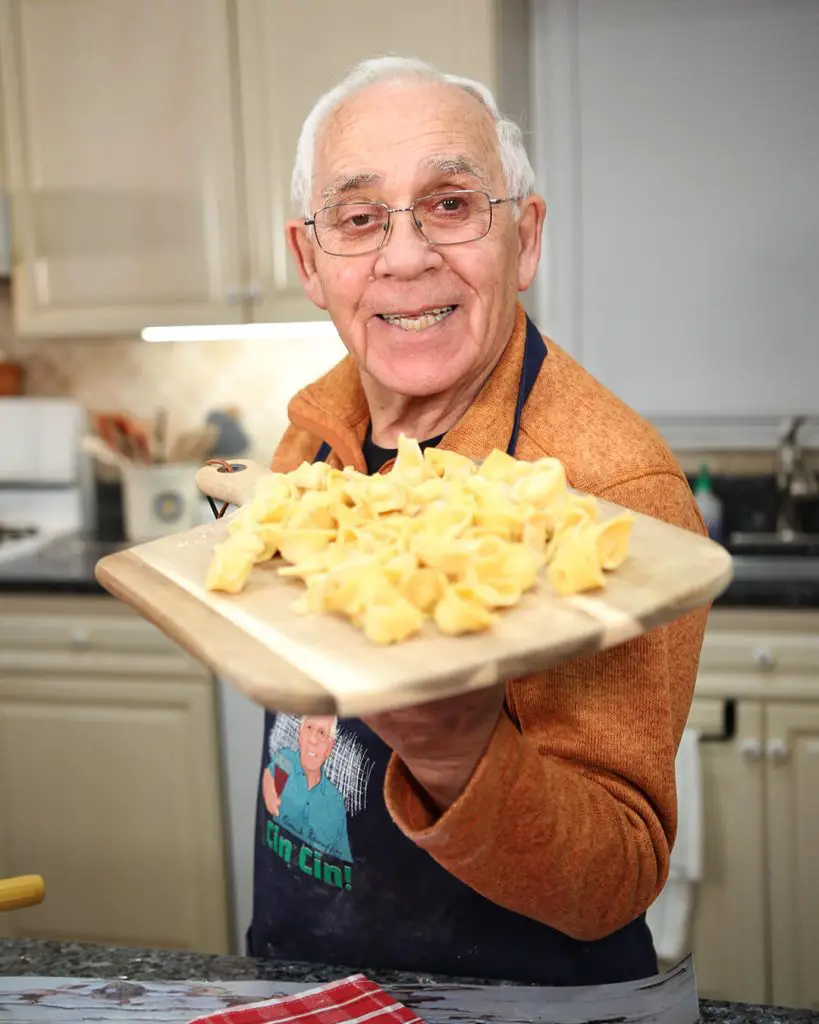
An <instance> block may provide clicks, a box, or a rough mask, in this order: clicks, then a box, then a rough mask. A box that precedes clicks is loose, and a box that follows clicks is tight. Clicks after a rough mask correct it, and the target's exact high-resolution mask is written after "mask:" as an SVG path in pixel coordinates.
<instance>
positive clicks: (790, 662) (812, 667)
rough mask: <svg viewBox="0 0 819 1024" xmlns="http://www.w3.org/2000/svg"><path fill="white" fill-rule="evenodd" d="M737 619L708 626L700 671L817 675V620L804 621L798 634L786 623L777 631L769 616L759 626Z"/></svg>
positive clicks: (818, 621) (818, 656)
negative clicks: (716, 670) (721, 670)
mask: <svg viewBox="0 0 819 1024" xmlns="http://www.w3.org/2000/svg"><path fill="white" fill-rule="evenodd" d="M737 619H738V621H732V622H730V624H729V623H728V622H726V623H725V624H724V625H723V624H722V623H719V622H717V623H713V624H712V623H709V627H708V629H707V631H706V634H705V641H704V643H703V646H702V655H701V657H700V666H701V667H702V668H703V669H706V670H708V669H710V670H714V669H723V670H738V671H741V672H745V673H747V672H759V673H772V672H782V673H788V674H793V673H797V674H798V673H811V674H819V616H816V617H813V616H811V617H810V618H806V621H805V622H804V623H801V625H802V626H803V629H802V630H799V631H797V630H795V629H793V628H787V625H790V624H789V623H788V622H787V619H785V620H784V621H783V622H782V626H783V627H785V628H776V627H777V624H776V623H771V622H770V616H769V615H768V616H765V617H764V618H763V619H762V620H761V621H760V622H758V623H757V622H754V621H751V620H749V621H748V622H747V623H744V622H743V621H742V619H741V618H739V617H737ZM726 627H730V628H726Z"/></svg>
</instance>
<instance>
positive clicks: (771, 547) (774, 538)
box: [727, 532, 819, 559]
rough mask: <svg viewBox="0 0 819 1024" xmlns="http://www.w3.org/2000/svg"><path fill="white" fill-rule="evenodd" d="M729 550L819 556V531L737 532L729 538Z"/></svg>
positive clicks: (769, 555) (776, 556)
mask: <svg viewBox="0 0 819 1024" xmlns="http://www.w3.org/2000/svg"><path fill="white" fill-rule="evenodd" d="M727 547H728V550H729V551H730V552H731V553H732V554H733V555H737V556H738V555H745V554H747V555H749V556H756V557H764V558H773V559H780V558H794V557H802V558H804V557H808V558H810V557H816V558H819V533H791V532H788V533H785V532H780V533H743V532H735V533H732V534H731V535H730V537H729V538H728V544H727Z"/></svg>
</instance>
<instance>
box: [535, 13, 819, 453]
mask: <svg viewBox="0 0 819 1024" xmlns="http://www.w3.org/2000/svg"><path fill="white" fill-rule="evenodd" d="M532 35H533V68H534V73H535V74H534V80H533V82H534V84H533V94H532V98H533V116H532V120H533V127H534V137H535V145H536V158H537V162H536V168H537V172H538V179H539V184H540V187H541V188H542V189H543V190H544V195H545V198H546V200H547V202H548V203H549V217H548V220H547V225H546V233H545V253H544V259H543V262H542V265H541V271H540V274H539V281H538V285H539V289H538V295H539V297H540V303H539V305H540V308H539V310H538V314H537V319H538V321H539V326H540V327H541V329H542V330H544V331H545V332H548V333H550V334H551V335H552V337H554V339H555V341H556V342H557V343H558V344H560V345H563V346H564V347H566V348H568V349H569V350H570V351H571V352H572V354H573V355H574V356H575V357H576V358H578V359H579V360H580V361H581V362H582V363H583V364H584V366H586V367H587V369H588V370H589V371H590V372H591V373H592V374H594V375H595V376H596V377H597V378H598V379H599V380H601V381H602V383H603V384H605V385H606V386H607V387H609V388H610V389H611V390H613V391H614V392H615V393H616V394H618V395H619V396H620V397H621V398H622V399H623V400H625V401H626V402H627V403H628V404H630V405H632V406H633V407H634V408H636V409H637V410H638V411H639V412H641V413H642V414H644V415H645V416H647V417H649V418H650V419H652V420H654V421H655V422H657V424H658V425H660V426H661V427H668V428H669V429H672V428H673V427H675V426H678V425H679V424H678V423H677V420H678V419H680V418H681V419H683V420H687V419H689V418H694V417H709V418H714V419H715V420H716V421H717V423H718V424H721V423H722V422H723V420H724V418H727V417H734V416H735V417H743V418H745V419H749V420H751V421H752V422H754V423H755V422H758V421H759V419H760V417H771V418H774V419H777V418H779V417H782V416H785V415H787V414H789V413H796V412H800V411H804V412H809V411H810V410H812V409H815V408H816V389H815V381H816V379H817V377H819V345H817V344H816V339H815V336H814V334H813V332H811V331H810V330H805V325H806V324H812V323H816V321H817V318H819V290H817V289H816V288H815V286H814V282H815V281H816V280H817V278H819V247H817V246H816V245H815V241H814V240H815V238H816V235H817V231H819V207H817V204H816V203H815V201H814V200H813V195H814V192H815V183H816V180H817V177H819V105H817V103H816V96H817V94H819V61H817V59H816V54H817V48H819V10H818V9H817V6H816V4H813V3H782V2H781V0H753V3H748V2H747V0H719V2H718V3H717V2H714V0H686V2H685V3H679V2H678V0H617V2H616V3H611V2H610V0H539V2H538V3H536V4H534V5H533V33H532ZM785 362H791V363H792V364H793V365H795V366H797V367H798V370H797V371H796V372H793V373H787V372H783V369H782V368H783V365H784V364H785ZM708 443H709V442H706V446H707V445H708Z"/></svg>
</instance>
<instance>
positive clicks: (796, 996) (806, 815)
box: [765, 702, 819, 1010]
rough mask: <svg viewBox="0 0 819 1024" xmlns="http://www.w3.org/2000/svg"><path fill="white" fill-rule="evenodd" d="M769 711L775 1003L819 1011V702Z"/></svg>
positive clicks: (769, 708) (770, 707) (772, 706)
mask: <svg viewBox="0 0 819 1024" xmlns="http://www.w3.org/2000/svg"><path fill="white" fill-rule="evenodd" d="M765 716H766V726H767V729H766V731H767V743H766V752H767V769H766V776H767V787H768V835H769V846H770V888H771V961H772V968H773V969H772V982H773V984H772V993H771V1001H772V1002H774V1003H776V1004H777V1005H782V1006H796V1007H800V1008H805V1009H807V1008H810V1009H812V1010H819V702H816V703H800V704H785V703H784V702H783V703H781V704H775V703H771V704H769V705H768V706H767V708H766V712H765Z"/></svg>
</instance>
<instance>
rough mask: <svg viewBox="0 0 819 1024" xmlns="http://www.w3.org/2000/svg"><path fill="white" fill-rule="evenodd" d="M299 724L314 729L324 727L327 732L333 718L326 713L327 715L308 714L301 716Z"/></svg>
mask: <svg viewBox="0 0 819 1024" xmlns="http://www.w3.org/2000/svg"><path fill="white" fill-rule="evenodd" d="M301 724H302V727H304V726H312V727H313V728H314V729H326V730H327V732H329V731H330V727H331V726H332V724H333V719H332V716H330V715H327V717H324V716H323V715H310V716H308V717H306V718H303V719H302V720H301Z"/></svg>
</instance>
